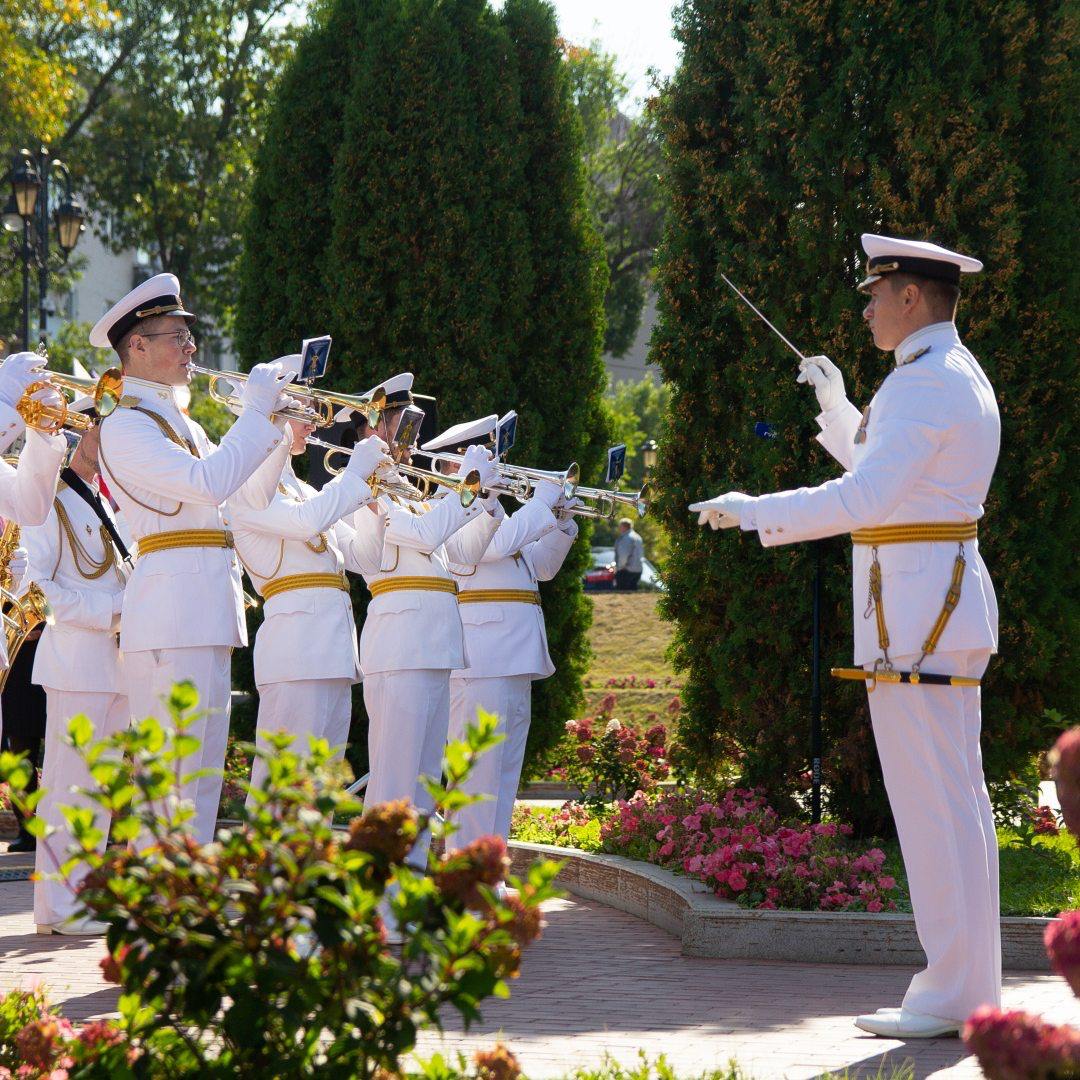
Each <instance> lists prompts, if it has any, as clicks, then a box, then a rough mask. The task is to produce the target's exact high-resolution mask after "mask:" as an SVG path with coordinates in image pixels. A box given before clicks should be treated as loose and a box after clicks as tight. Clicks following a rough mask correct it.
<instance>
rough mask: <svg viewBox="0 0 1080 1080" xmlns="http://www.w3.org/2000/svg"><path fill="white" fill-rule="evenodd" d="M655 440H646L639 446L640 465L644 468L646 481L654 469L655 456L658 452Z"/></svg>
mask: <svg viewBox="0 0 1080 1080" xmlns="http://www.w3.org/2000/svg"><path fill="white" fill-rule="evenodd" d="M658 449H659V448H658V447H657V445H656V440H655V439H646V440H645V441H644V442H643V443H642V444H641V463H642V464H643V465H644V466H645V479H646V480H648V479H649V477H650V476H651V475H652V471H653V469H655V468H656V455H657V451H658Z"/></svg>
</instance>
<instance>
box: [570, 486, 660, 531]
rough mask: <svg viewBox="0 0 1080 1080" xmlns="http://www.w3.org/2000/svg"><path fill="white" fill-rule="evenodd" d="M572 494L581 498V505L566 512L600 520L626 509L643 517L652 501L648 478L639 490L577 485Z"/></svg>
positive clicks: (610, 517) (607, 518) (612, 516)
mask: <svg viewBox="0 0 1080 1080" xmlns="http://www.w3.org/2000/svg"><path fill="white" fill-rule="evenodd" d="M574 494H575V496H576V497H577V498H579V499H581V500H582V505H581V506H571V507H568V508H567V511H566V512H567V513H569V514H573V515H574V516H575V517H585V518H596V519H599V520H602V521H610V520H611V519H612V518H614V517H615V515H616V514H619V513H625V512H626V511H628V510H633V511H635V512H636V513H637V516H638V517H639V518H643V517H644V516H645V514H646V513H647V512H648V509H649V503H650V502H651V501H652V490H651V488H650V486H649V482H648V480H646V481H645V483H644V484H642V485H641V490H640V491H607V490H605V489H604V488H587V487H579V488H578V489H577V491H576V492H575V493H574Z"/></svg>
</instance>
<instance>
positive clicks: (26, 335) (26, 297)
mask: <svg viewBox="0 0 1080 1080" xmlns="http://www.w3.org/2000/svg"><path fill="white" fill-rule="evenodd" d="M30 254H31V251H30V222H29V221H27V220H26V218H23V242H22V343H23V348H24V349H27V350H28V349H29V348H30Z"/></svg>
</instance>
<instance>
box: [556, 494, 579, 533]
mask: <svg viewBox="0 0 1080 1080" xmlns="http://www.w3.org/2000/svg"><path fill="white" fill-rule="evenodd" d="M582 505H583V503H582V501H581V500H580V499H579V498H577V497H576V496H575V497H574V498H573V499H562V500H560V502H559V505H558V507H557V508H556V510H555V518H556V520H557V521H558V522H559V528H560V529H562V531H563V532H564V533H566V535H567V536H577V533H578V523H577V517H576V516H575V515H574V514H573V513H572V511H573V509H574V507H575V506H582Z"/></svg>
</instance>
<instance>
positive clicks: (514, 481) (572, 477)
mask: <svg viewBox="0 0 1080 1080" xmlns="http://www.w3.org/2000/svg"><path fill="white" fill-rule="evenodd" d="M428 456H429V457H430V458H431V461H432V463H433V464H436V463H438V462H440V461H445V462H446V463H447V464H451V465H460V464H461V463H462V461H463V460H464V459H463V458H462V456H461V455H460V454H438V453H436V454H430V455H428ZM495 471H496V472H497V473H498V476H499V479H498V481H497V482H496V483H493V484H489V485H488V487H487V488H486V489H485V491H484V494H485V495H509V496H510V497H511V498H514V499H517V501H518V502H520V503H524V502H527V501H528V500H529V499H531V498H532V497H533V495H535V494H536V485H537V484H540V483H543V482H551V483H553V484H558V485H559V487H561V488H562V494H563V498H564V499H572V498H573V497H574V493H575V492H576V491H577V489H578V477H579V475H580V470H579V469H578V465H577V462H576V461H572V462H571V463H570V464H569V466H567V468H565V469H563V470H562V471H561V472H560V471H558V470H547V469H527V468H525V467H524V466H522V465H508V464H506V462H503V461H496V462H495ZM438 475H441V474H438Z"/></svg>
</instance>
